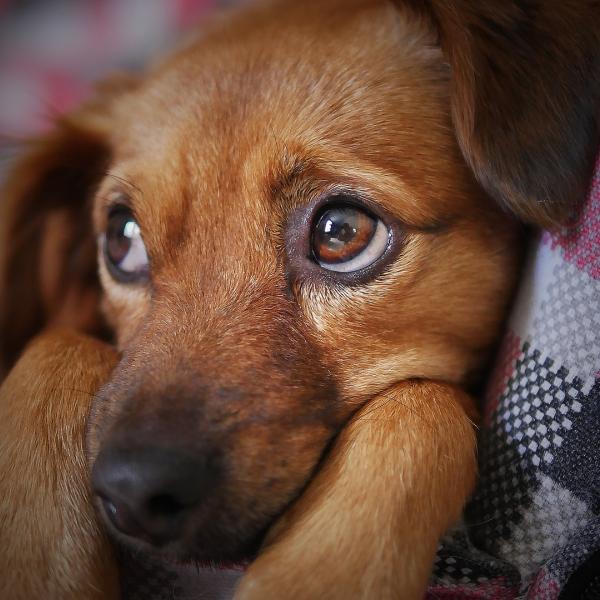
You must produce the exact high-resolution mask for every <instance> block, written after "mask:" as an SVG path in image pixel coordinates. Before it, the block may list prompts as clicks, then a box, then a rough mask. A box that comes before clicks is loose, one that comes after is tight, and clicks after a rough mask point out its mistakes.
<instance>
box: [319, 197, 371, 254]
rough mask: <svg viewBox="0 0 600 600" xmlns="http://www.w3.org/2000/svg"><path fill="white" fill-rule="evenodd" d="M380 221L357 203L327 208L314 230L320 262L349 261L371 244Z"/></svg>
mask: <svg viewBox="0 0 600 600" xmlns="http://www.w3.org/2000/svg"><path fill="white" fill-rule="evenodd" d="M376 225H377V221H376V220H375V219H374V218H373V217H372V216H371V215H369V214H368V213H366V212H365V211H363V210H361V209H359V208H356V207H354V206H344V205H342V206H337V207H333V208H329V209H327V210H326V211H325V212H324V213H323V214H322V215H321V218H320V219H319V220H318V222H317V225H316V227H315V231H314V239H313V252H314V253H315V257H316V258H317V260H318V261H319V262H322V263H338V262H347V261H348V260H350V259H351V258H353V257H355V256H356V255H357V254H359V253H360V252H362V251H363V250H364V249H365V248H366V246H367V245H368V244H369V242H370V240H371V238H372V237H373V234H374V233H375V228H376Z"/></svg>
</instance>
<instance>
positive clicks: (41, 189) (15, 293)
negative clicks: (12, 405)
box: [0, 76, 135, 373]
mask: <svg viewBox="0 0 600 600" xmlns="http://www.w3.org/2000/svg"><path fill="white" fill-rule="evenodd" d="M133 85H135V83H134V82H133V81H132V80H131V79H130V78H128V77H125V76H119V77H115V78H112V79H110V80H108V81H107V82H105V83H103V84H101V85H100V86H99V87H98V90H97V93H96V95H95V97H94V99H93V100H91V101H90V102H88V103H87V104H85V105H83V106H82V107H81V108H80V109H78V110H76V111H75V112H74V113H72V114H70V115H68V116H66V117H63V118H62V119H60V120H59V121H58V122H57V123H56V126H55V128H54V129H53V130H52V131H51V132H49V133H48V134H46V135H45V136H43V137H41V138H39V139H37V140H33V141H32V142H30V143H29V144H28V149H27V151H26V153H25V154H24V155H23V156H22V157H21V158H20V159H19V160H18V161H17V162H16V164H15V165H14V166H13V168H12V169H11V171H10V172H9V173H8V177H7V180H6V183H5V185H4V188H3V190H2V192H1V194H0V373H1V372H2V370H3V369H7V368H8V367H9V366H10V365H11V364H12V363H13V362H14V360H15V359H16V358H17V356H18V354H19V353H20V351H21V350H22V348H23V347H24V345H25V344H26V343H27V341H28V340H29V339H30V338H31V337H32V336H33V335H35V334H36V333H37V332H38V331H40V330H41V329H42V328H43V327H44V326H46V325H64V326H68V327H72V328H75V329H78V330H81V331H84V332H87V333H92V334H99V333H100V332H101V331H102V329H103V322H102V319H101V316H100V312H99V308H98V306H99V302H98V300H99V283H98V278H97V274H96V249H95V240H94V237H93V235H92V227H91V194H92V193H93V191H94V188H95V185H96V184H97V182H98V181H99V179H100V177H101V176H102V175H103V173H104V171H105V169H106V166H107V164H108V162H109V160H110V152H111V149H110V139H109V138H110V134H111V129H112V127H113V124H112V107H113V105H114V101H115V99H116V98H117V97H118V96H120V95H121V94H122V93H123V91H124V90H125V89H129V88H130V87H131V86H133Z"/></svg>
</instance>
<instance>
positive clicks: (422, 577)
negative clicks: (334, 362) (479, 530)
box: [236, 382, 475, 600]
mask: <svg viewBox="0 0 600 600" xmlns="http://www.w3.org/2000/svg"><path fill="white" fill-rule="evenodd" d="M465 409H466V410H467V411H469V412H470V411H471V401H470V399H469V398H468V397H467V396H466V394H465V393H464V392H462V391H461V390H458V389H456V388H453V387H452V386H448V385H443V384H438V383H433V382H405V383H401V384H398V385H397V386H395V387H393V388H391V389H389V390H387V391H386V392H384V393H382V394H381V395H379V396H378V397H377V398H375V399H373V400H372V401H371V402H369V403H368V404H367V405H365V406H364V407H363V408H362V409H361V410H360V411H359V412H358V413H357V414H356V415H355V416H354V417H353V418H352V420H351V422H350V423H349V424H348V425H347V426H346V427H345V429H344V430H343V432H342V433H341V435H340V436H339V438H338V439H337V440H336V442H335V446H334V448H333V449H332V451H331V454H330V456H329V458H328V460H327V462H326V463H325V465H324V466H323V468H322V469H321V471H320V472H319V474H318V475H317V476H316V477H315V479H314V480H313V481H312V482H311V484H310V486H309V487H308V489H307V490H306V491H305V492H304V494H303V495H302V497H301V498H300V500H299V501H298V502H297V503H296V504H295V505H294V507H293V508H292V509H291V510H290V511H288V513H287V514H286V515H285V516H284V517H283V519H282V521H281V522H280V523H278V524H277V525H276V526H275V528H274V531H273V533H272V534H271V537H270V539H269V540H267V543H266V547H265V548H264V549H263V552H262V553H261V555H260V556H259V558H258V559H257V560H256V561H255V562H254V563H253V564H252V565H251V566H250V568H249V570H248V572H247V573H246V575H245V577H244V578H243V580H242V583H241V586H240V588H239V590H238V592H237V594H236V598H237V599H239V600H245V599H249V598H251V599H258V598H279V597H285V598H289V599H290V600H293V599H299V598H315V599H316V598H322V599H323V600H326V599H333V598H357V599H358V598H364V599H368V598H381V599H382V600H384V599H389V600H396V599H398V598H402V599H404V600H413V599H415V600H416V599H420V598H423V594H424V592H425V585H426V583H427V580H428V576H429V570H430V565H431V563H432V561H433V557H434V554H435V551H436V549H437V540H438V539H439V537H440V536H441V535H442V534H443V533H444V532H445V531H446V530H447V528H448V527H449V526H450V525H452V524H453V523H454V522H455V521H456V520H457V519H458V517H459V515H460V512H461V510H462V507H463V504H464V499H465V497H466V496H467V495H468V494H469V493H470V491H471V489H472V486H473V483H474V474H475V433H474V430H473V426H472V423H471V422H470V421H469V418H468V417H467V415H466V414H465ZM424 439H427V440H428V443H427V444H424V443H423V440H424ZM375 457H376V458H375ZM373 469H377V473H378V476H377V477H373ZM375 499H376V500H375ZM442 499H443V501H441V502H440V500H442Z"/></svg>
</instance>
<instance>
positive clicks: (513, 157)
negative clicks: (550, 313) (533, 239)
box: [408, 0, 600, 227]
mask: <svg viewBox="0 0 600 600" xmlns="http://www.w3.org/2000/svg"><path fill="white" fill-rule="evenodd" d="M408 2H409V3H410V4H411V5H412V7H413V8H415V9H417V10H419V11H426V12H428V16H429V17H430V18H431V19H432V20H433V22H434V24H435V26H436V27H437V30H438V32H439V36H440V42H441V46H442V49H443V51H444V53H445V55H446V57H447V60H448V62H449V64H450V67H451V71H452V74H451V88H452V89H451V103H452V115H453V120H454V126H455V129H456V133H457V137H458V142H459V144H460V147H461V149H462V152H463V154H464V156H465V159H466V161H467V163H468V164H469V165H470V167H471V169H472V170H473V172H474V174H475V177H476V178H477V179H478V180H479V182H480V183H481V185H482V186H483V187H484V188H485V189H486V190H487V192H488V193H489V194H490V195H491V196H492V197H493V198H495V199H496V200H498V201H499V202H501V203H504V204H505V205H507V206H508V207H509V208H510V209H511V210H512V211H513V212H514V213H515V214H517V215H518V216H519V217H521V218H522V219H523V220H525V221H527V222H530V223H534V224H537V225H541V226H545V227H552V226H556V225H557V224H558V223H560V222H561V221H563V220H564V219H565V218H566V217H567V216H568V215H569V214H570V213H572V212H573V210H574V208H575V206H576V202H577V201H578V200H579V199H581V198H582V197H583V196H584V193H585V190H586V187H587V186H588V185H589V182H590V177H591V172H592V168H593V160H594V156H595V153H596V152H597V151H598V143H599V141H600V131H599V129H600V125H599V120H600V3H599V2H597V1H596V0H559V1H556V2H552V1H550V2H548V1H546V0H502V1H500V2H483V1H482V0H452V1H450V0H408Z"/></svg>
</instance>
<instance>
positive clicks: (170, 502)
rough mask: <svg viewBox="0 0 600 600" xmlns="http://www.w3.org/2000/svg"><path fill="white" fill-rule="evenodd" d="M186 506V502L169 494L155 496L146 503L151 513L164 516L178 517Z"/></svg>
mask: <svg viewBox="0 0 600 600" xmlns="http://www.w3.org/2000/svg"><path fill="white" fill-rule="evenodd" d="M185 508H186V506H185V504H183V503H182V502H179V501H178V500H177V499H176V498H174V497H173V496H171V495H169V494H160V495H158V496H154V497H153V498H150V500H148V502H147V504H146V509H147V510H148V512H149V513H151V514H155V515H161V516H164V517H177V516H179V514H180V513H181V512H182V511H183V510H184V509H185Z"/></svg>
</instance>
